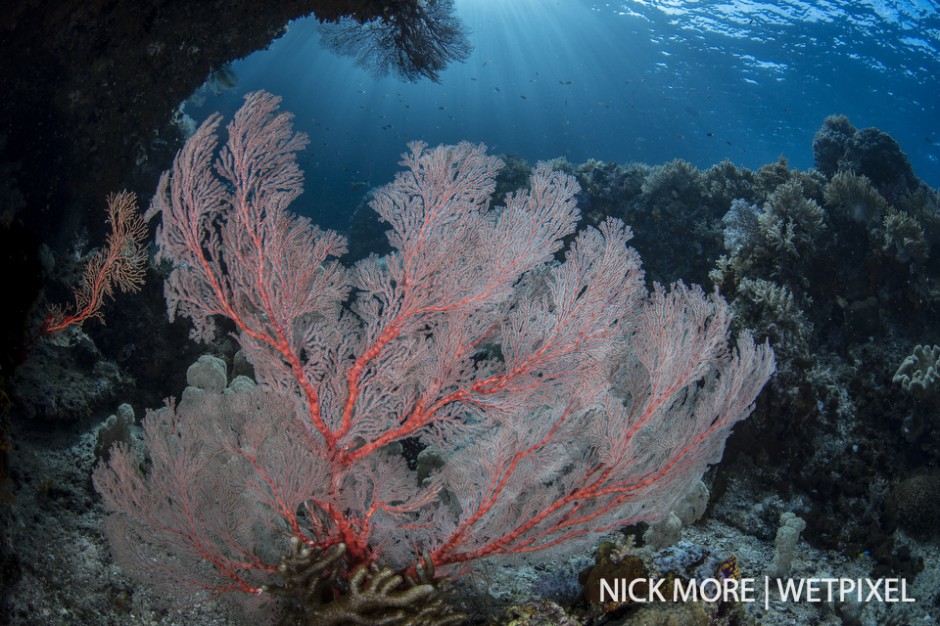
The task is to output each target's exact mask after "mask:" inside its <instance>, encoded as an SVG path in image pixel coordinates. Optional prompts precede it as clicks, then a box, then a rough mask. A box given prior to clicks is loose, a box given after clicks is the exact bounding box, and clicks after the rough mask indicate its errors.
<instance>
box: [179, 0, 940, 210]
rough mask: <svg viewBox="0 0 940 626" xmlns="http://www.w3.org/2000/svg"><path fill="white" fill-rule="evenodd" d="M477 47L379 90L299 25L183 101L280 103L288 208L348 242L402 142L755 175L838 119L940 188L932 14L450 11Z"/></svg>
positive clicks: (712, 3) (770, 7)
mask: <svg viewBox="0 0 940 626" xmlns="http://www.w3.org/2000/svg"><path fill="white" fill-rule="evenodd" d="M456 7H457V14H458V16H459V17H460V19H461V20H462V21H463V22H464V24H465V25H467V26H468V27H469V29H470V31H471V32H470V40H471V42H472V44H473V46H474V51H473V53H472V55H471V56H470V57H469V59H468V60H467V62H466V63H463V64H453V65H451V66H450V67H449V68H448V69H447V70H445V71H444V72H443V73H442V74H441V80H440V82H439V83H433V82H431V81H428V80H423V81H421V82H418V83H404V82H402V81H400V80H398V79H396V78H394V77H385V78H375V77H373V76H372V75H370V73H369V72H368V71H366V70H364V69H362V68H359V67H357V66H356V65H355V64H354V63H353V61H352V60H350V59H348V58H343V57H338V56H335V55H334V54H332V53H331V52H329V51H328V50H325V49H323V48H321V47H320V45H319V37H318V30H317V23H316V21H315V20H312V19H307V20H300V21H297V22H294V23H292V24H291V26H290V28H289V31H288V32H287V34H286V35H284V36H283V37H282V38H280V39H279V40H277V41H275V42H274V43H272V44H271V46H270V47H269V49H268V50H265V51H261V52H258V53H255V54H253V55H251V56H250V57H248V58H246V59H243V60H241V61H238V62H236V63H234V64H233V65H232V70H233V71H234V72H235V74H237V76H238V79H239V82H238V86H237V88H235V89H234V90H232V91H228V92H224V93H223V94H222V95H221V96H212V95H211V94H209V96H208V97H205V99H204V102H203V103H202V104H201V106H196V105H195V104H193V103H190V104H188V105H187V107H186V112H187V113H188V114H189V115H191V116H193V117H194V118H196V119H197V120H199V121H201V120H202V119H203V118H204V117H205V116H206V115H208V114H209V113H211V112H212V111H215V110H220V111H222V112H223V113H225V114H226V115H230V114H231V113H232V112H234V110H235V109H236V108H237V106H238V105H239V104H240V96H241V95H242V94H244V93H246V92H248V91H252V90H255V89H259V88H263V89H266V90H268V91H271V92H273V93H275V94H279V95H281V96H283V98H284V103H283V105H282V106H283V107H284V108H285V109H287V110H290V111H292V112H294V113H295V114H296V116H297V117H296V126H297V127H298V128H299V129H301V130H304V131H306V132H308V133H309V134H310V136H311V145H310V147H309V148H308V150H307V152H306V154H305V155H303V156H302V157H301V162H302V165H303V167H304V169H305V171H306V174H307V183H306V193H305V195H304V197H303V198H302V199H301V200H300V201H299V202H298V204H299V206H295V210H298V211H300V212H303V213H306V214H308V215H310V216H312V217H313V218H314V219H315V221H317V222H319V223H320V224H321V225H323V226H329V227H336V228H343V227H345V225H346V220H347V219H348V216H349V214H350V212H351V211H352V209H353V208H354V207H355V206H356V204H358V203H359V201H360V200H361V198H362V196H363V193H364V191H365V190H366V189H367V188H368V187H371V186H377V185H380V184H384V183H385V182H387V181H388V180H389V179H390V178H391V177H392V175H393V174H394V172H395V171H397V169H398V166H397V162H398V156H399V154H400V153H401V152H402V151H403V150H404V149H405V144H406V142H408V141H410V140H412V139H423V140H425V141H427V142H428V143H430V144H432V145H433V144H437V143H442V142H443V143H454V142H457V141H459V140H461V139H468V140H471V141H475V142H479V141H482V142H484V143H486V144H487V145H488V146H489V147H490V150H491V151H492V152H496V153H511V154H516V155H519V156H522V157H524V158H526V159H528V160H530V161H536V160H539V159H549V158H553V157H557V156H563V157H566V158H567V159H568V160H569V161H571V162H573V163H580V162H583V161H585V160H587V159H590V158H594V159H600V160H604V161H617V162H627V161H641V162H645V163H650V164H657V163H662V162H665V161H669V160H672V159H675V158H682V159H686V160H688V161H690V162H692V163H693V164H694V165H696V166H698V167H700V168H706V167H709V166H710V165H713V164H715V163H718V162H719V161H721V160H723V159H730V160H731V161H733V162H734V163H736V164H738V165H741V166H746V167H750V168H756V167H759V166H760V165H762V164H764V163H768V162H773V161H776V160H777V159H778V158H779V157H780V156H785V157H786V158H787V159H788V160H789V162H790V164H791V165H792V166H794V167H799V168H809V167H812V165H813V154H812V140H813V134H814V133H815V132H816V130H817V129H818V128H819V127H820V125H821V124H822V121H823V119H824V118H825V117H826V116H827V115H829V114H833V113H843V114H846V115H847V116H848V117H849V119H850V120H851V121H852V123H853V124H854V125H855V126H856V127H857V128H863V127H866V126H876V127H878V128H881V129H882V130H884V131H886V132H888V133H890V134H891V135H892V136H893V137H894V138H895V139H896V140H897V141H898V142H899V143H900V144H901V148H902V149H903V150H904V151H905V152H906V153H907V154H908V156H909V157H910V159H911V162H912V164H913V166H914V171H915V172H916V173H917V175H918V176H920V177H921V178H922V179H924V180H925V181H926V182H927V183H928V184H930V185H931V186H934V187H938V186H940V111H938V109H940V87H938V85H940V83H938V77H940V4H938V3H935V2H930V1H927V0H920V1H913V2H878V1H874V0H864V1H855V2H847V1H844V0H833V1H829V2H810V1H803V2H801V1H787V2H774V3H759V2H731V1H729V0H724V1H723V0H705V1H699V2H692V1H690V2H682V1H680V0H670V1H666V2H610V3H596V2H590V1H588V0H457V2H456Z"/></svg>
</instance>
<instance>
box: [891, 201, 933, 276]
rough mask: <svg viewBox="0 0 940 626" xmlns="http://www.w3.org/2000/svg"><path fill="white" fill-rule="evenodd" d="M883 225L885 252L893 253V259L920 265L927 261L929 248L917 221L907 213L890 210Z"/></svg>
mask: <svg viewBox="0 0 940 626" xmlns="http://www.w3.org/2000/svg"><path fill="white" fill-rule="evenodd" d="M883 224H884V248H883V250H884V251H885V252H893V253H894V258H896V259H897V260H898V261H900V262H901V263H909V262H911V261H915V262H918V263H922V262H924V261H926V260H927V255H928V252H929V246H928V245H927V240H926V238H925V237H924V229H923V228H921V226H920V224H918V223H917V220H915V219H914V218H913V217H911V216H910V215H909V214H907V213H904V212H902V211H895V210H894V209H890V210H889V211H888V213H887V214H886V215H885V217H884V221H883Z"/></svg>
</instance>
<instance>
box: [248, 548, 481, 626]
mask: <svg viewBox="0 0 940 626" xmlns="http://www.w3.org/2000/svg"><path fill="white" fill-rule="evenodd" d="M291 548H292V549H291V553H290V554H289V555H288V556H287V557H285V558H284V559H283V561H282V562H281V565H280V567H279V568H278V571H279V573H280V574H281V575H282V576H283V579H284V582H283V584H281V585H271V586H268V587H266V588H265V591H266V592H269V593H271V594H273V595H276V596H280V597H283V598H286V599H287V600H288V609H287V612H286V614H285V615H284V619H283V620H282V624H285V625H287V624H304V625H309V626H343V625H345V624H363V625H373V624H382V625H387V626H396V625H408V626H449V625H451V624H460V623H462V622H463V621H464V620H465V619H466V616H465V615H463V614H460V613H456V612H454V611H453V610H452V609H451V608H450V607H449V605H448V604H447V602H446V597H447V593H448V588H447V587H446V584H445V583H444V582H442V581H441V580H435V579H434V569H433V565H431V564H430V562H428V561H425V563H424V566H423V567H421V568H420V569H419V571H417V572H416V573H415V574H414V575H409V576H406V575H403V574H400V573H397V572H395V571H393V570H391V569H389V568H387V567H386V568H380V567H379V566H378V565H376V564H375V563H373V564H371V565H368V566H366V565H362V566H359V567H358V568H357V569H356V570H354V571H353V572H352V574H351V576H350V577H349V580H343V579H342V576H341V573H342V572H343V571H344V569H345V566H344V564H343V560H344V559H345V558H346V546H345V544H338V545H335V546H333V547H331V548H329V549H327V550H321V549H318V548H315V547H310V546H307V545H305V544H304V543H303V542H301V541H300V540H299V539H298V538H296V537H295V538H293V539H292V540H291ZM337 589H339V590H341V591H343V593H340V594H337V593H335V590H337Z"/></svg>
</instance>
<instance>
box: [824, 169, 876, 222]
mask: <svg viewBox="0 0 940 626" xmlns="http://www.w3.org/2000/svg"><path fill="white" fill-rule="evenodd" d="M825 198H826V204H828V205H830V206H833V207H838V208H840V209H842V210H843V211H845V212H846V214H847V215H848V216H850V217H851V218H852V219H853V220H855V221H857V222H862V223H871V222H873V221H876V220H879V219H880V218H881V216H882V215H884V213H885V211H887V210H888V203H887V202H885V199H884V198H882V197H881V194H880V193H878V191H877V190H876V189H875V188H874V187H873V186H872V184H871V181H870V180H869V179H868V177H867V176H862V175H858V174H855V172H852V171H844V172H839V173H838V174H836V175H835V176H833V177H832V180H830V181H829V184H828V185H826V191H825Z"/></svg>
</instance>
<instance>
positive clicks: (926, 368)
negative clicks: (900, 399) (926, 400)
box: [893, 345, 940, 398]
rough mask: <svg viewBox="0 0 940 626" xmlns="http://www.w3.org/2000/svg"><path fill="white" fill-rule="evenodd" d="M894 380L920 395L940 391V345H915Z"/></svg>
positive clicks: (906, 389)
mask: <svg viewBox="0 0 940 626" xmlns="http://www.w3.org/2000/svg"><path fill="white" fill-rule="evenodd" d="M893 381H894V382H895V383H899V384H900V385H901V387H903V388H904V390H905V391H909V392H911V393H912V394H914V395H915V396H918V397H921V398H923V397H927V396H932V395H935V394H936V393H937V392H938V391H940V346H937V345H934V346H927V345H922V346H915V347H914V352H912V353H911V355H910V356H908V357H907V358H906V359H904V361H903V362H902V363H901V367H899V368H898V371H897V372H896V373H895V374H894V379H893Z"/></svg>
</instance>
